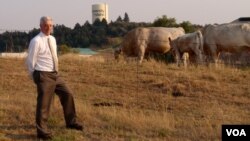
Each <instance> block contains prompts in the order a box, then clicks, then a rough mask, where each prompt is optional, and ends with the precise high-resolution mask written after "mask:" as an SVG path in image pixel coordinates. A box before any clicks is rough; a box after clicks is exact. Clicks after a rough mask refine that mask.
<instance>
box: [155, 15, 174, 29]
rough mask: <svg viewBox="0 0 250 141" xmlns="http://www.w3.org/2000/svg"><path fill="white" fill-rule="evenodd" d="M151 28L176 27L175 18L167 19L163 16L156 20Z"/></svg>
mask: <svg viewBox="0 0 250 141" xmlns="http://www.w3.org/2000/svg"><path fill="white" fill-rule="evenodd" d="M153 26H155V27H176V26H177V23H176V19H175V18H168V17H167V16H166V15H163V16H162V17H161V18H157V19H156V20H155V21H154V23H153Z"/></svg>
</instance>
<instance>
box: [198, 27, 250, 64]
mask: <svg viewBox="0 0 250 141" xmlns="http://www.w3.org/2000/svg"><path fill="white" fill-rule="evenodd" d="M202 32H203V37H204V52H205V54H206V55H207V56H208V59H209V60H211V61H212V62H215V63H217V61H218V57H219V54H220V52H230V53H240V52H246V51H247V52H250V24H249V23H228V24H221V25H207V26H205V27H204V28H203V30H202Z"/></svg>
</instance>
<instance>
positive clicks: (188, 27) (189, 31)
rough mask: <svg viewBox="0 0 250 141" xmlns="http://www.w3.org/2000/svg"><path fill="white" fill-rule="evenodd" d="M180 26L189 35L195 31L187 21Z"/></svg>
mask: <svg viewBox="0 0 250 141" xmlns="http://www.w3.org/2000/svg"><path fill="white" fill-rule="evenodd" d="M180 26H181V27H183V29H184V30H185V32H186V33H191V32H194V31H195V27H194V26H193V24H191V22H189V21H184V22H182V23H180Z"/></svg>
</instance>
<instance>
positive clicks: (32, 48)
mask: <svg viewBox="0 0 250 141" xmlns="http://www.w3.org/2000/svg"><path fill="white" fill-rule="evenodd" d="M48 38H50V40H51V45H52V49H53V50H54V51H55V52H56V51H57V46H56V39H55V37H53V36H51V35H49V36H47V35H45V34H44V33H42V32H40V33H39V34H38V35H36V36H35V37H34V38H33V39H32V40H31V41H30V44H29V49H28V56H27V59H26V64H27V66H28V71H29V75H30V77H31V78H33V77H32V74H33V72H34V71H35V70H38V71H47V72H53V71H55V68H54V64H53V58H52V54H51V51H50V48H49V44H48ZM56 57H57V56H56Z"/></svg>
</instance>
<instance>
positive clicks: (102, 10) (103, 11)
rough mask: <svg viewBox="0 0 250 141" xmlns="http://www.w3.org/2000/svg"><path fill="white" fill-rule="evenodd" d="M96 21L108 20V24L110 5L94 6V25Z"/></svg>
mask: <svg viewBox="0 0 250 141" xmlns="http://www.w3.org/2000/svg"><path fill="white" fill-rule="evenodd" d="M96 19H99V20H100V21H102V19H106V21H107V22H108V5H107V4H106V3H103V4H93V5H92V23H94V22H95V20H96Z"/></svg>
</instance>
